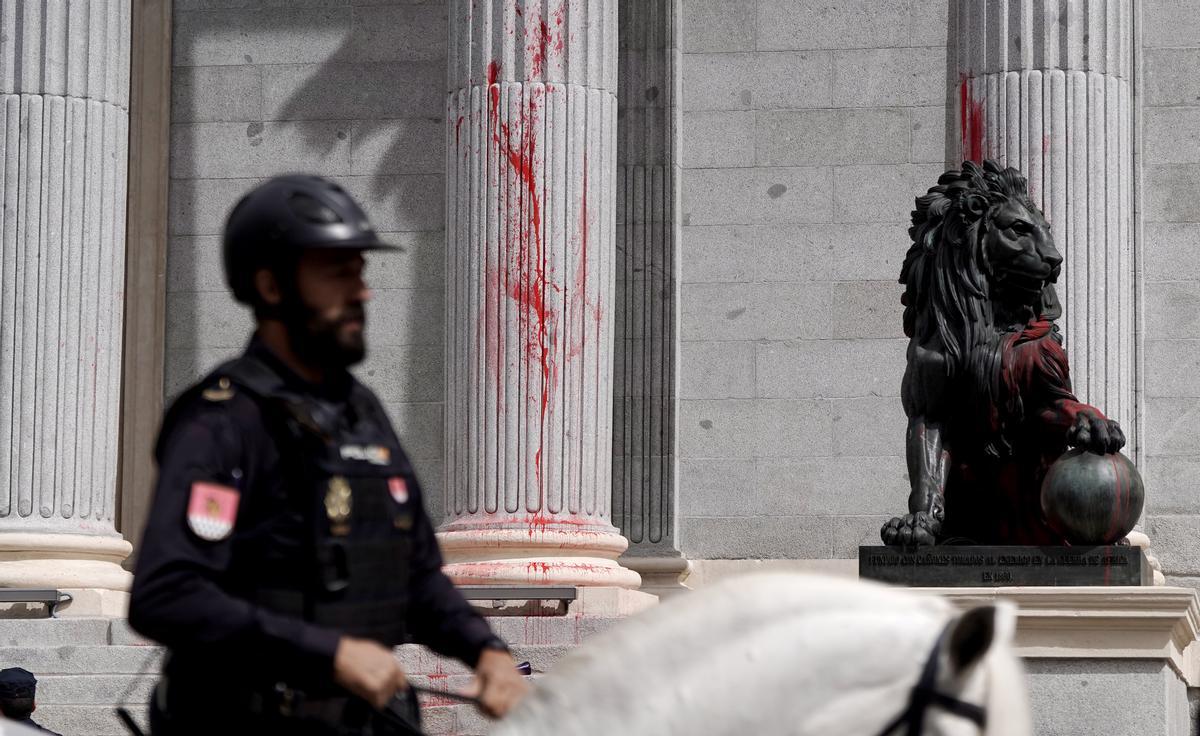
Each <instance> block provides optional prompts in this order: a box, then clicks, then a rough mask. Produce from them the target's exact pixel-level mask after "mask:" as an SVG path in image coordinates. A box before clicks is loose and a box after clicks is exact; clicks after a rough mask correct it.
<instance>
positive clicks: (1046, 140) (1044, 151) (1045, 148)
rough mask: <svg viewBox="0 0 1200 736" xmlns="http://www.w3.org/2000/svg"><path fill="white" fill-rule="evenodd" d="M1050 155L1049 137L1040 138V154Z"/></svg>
mask: <svg viewBox="0 0 1200 736" xmlns="http://www.w3.org/2000/svg"><path fill="white" fill-rule="evenodd" d="M1047 153H1050V136H1048V135H1044V136H1042V154H1043V155H1045V154H1047Z"/></svg>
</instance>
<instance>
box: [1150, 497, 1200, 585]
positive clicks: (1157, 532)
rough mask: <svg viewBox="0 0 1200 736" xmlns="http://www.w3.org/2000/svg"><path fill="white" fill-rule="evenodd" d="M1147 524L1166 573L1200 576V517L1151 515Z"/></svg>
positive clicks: (1190, 515) (1156, 552) (1155, 550)
mask: <svg viewBox="0 0 1200 736" xmlns="http://www.w3.org/2000/svg"><path fill="white" fill-rule="evenodd" d="M1193 513H1194V512H1193ZM1143 523H1144V525H1145V529H1146V534H1147V535H1149V537H1150V539H1151V540H1152V541H1153V543H1154V552H1155V554H1157V555H1158V559H1159V561H1160V562H1161V563H1162V567H1163V572H1164V573H1169V574H1171V575H1193V576H1194V575H1198V574H1200V545H1197V544H1196V540H1197V539H1200V516H1196V515H1192V514H1189V515H1174V514H1153V515H1151V514H1147V515H1146V517H1145V519H1144V522H1143Z"/></svg>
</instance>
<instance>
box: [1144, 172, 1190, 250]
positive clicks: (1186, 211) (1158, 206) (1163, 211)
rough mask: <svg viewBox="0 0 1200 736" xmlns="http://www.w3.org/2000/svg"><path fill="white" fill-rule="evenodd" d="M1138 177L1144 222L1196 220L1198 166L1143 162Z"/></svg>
mask: <svg viewBox="0 0 1200 736" xmlns="http://www.w3.org/2000/svg"><path fill="white" fill-rule="evenodd" d="M1142 180H1143V182H1145V187H1146V191H1145V194H1144V195H1143V198H1144V202H1145V207H1146V222H1188V223H1195V222H1200V197H1196V196H1195V195H1194V194H1193V193H1194V192H1196V191H1200V166H1193V165H1186V164H1183V165H1180V164H1171V165H1150V164H1147V165H1145V166H1144V167H1143V168H1142ZM1149 247H1152V246H1148V248H1147V250H1149Z"/></svg>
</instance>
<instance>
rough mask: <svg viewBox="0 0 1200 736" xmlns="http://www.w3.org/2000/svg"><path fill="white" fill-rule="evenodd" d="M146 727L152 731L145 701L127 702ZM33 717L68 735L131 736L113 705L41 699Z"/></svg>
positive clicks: (145, 729) (130, 711)
mask: <svg viewBox="0 0 1200 736" xmlns="http://www.w3.org/2000/svg"><path fill="white" fill-rule="evenodd" d="M126 710H128V711H129V714H130V715H131V716H133V719H134V720H135V721H137V723H138V725H139V726H141V728H142V730H143V731H145V732H147V733H149V730H150V729H149V726H148V723H147V721H148V720H149V718H148V715H147V710H146V705H145V704H135V705H132V706H126ZM33 719H34V720H35V721H37V722H38V723H39V724H41V725H42V726H44V727H46V728H48V729H50V730H51V731H57V732H58V733H61V734H64V736H129V730H128V729H126V728H125V724H123V723H122V722H121V720H120V718H118V717H117V713H116V708H115V706H112V705H52V704H51V705H43V704H42V703H40V702H39V703H38V708H37V712H36V713H34V714H33Z"/></svg>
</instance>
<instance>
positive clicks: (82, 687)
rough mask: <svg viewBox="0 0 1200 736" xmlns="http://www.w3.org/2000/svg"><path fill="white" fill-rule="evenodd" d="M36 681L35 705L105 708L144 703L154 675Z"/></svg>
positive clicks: (60, 677)
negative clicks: (115, 705)
mask: <svg viewBox="0 0 1200 736" xmlns="http://www.w3.org/2000/svg"><path fill="white" fill-rule="evenodd" d="M34 675H36V676H37V678H38V686H37V699H38V703H41V704H46V705H51V704H53V705H106V704H114V703H135V704H137V703H148V702H150V691H151V690H153V689H154V683H155V682H156V681H157V680H158V673H157V672H148V673H146V674H144V675H43V674H41V673H40V672H34Z"/></svg>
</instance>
